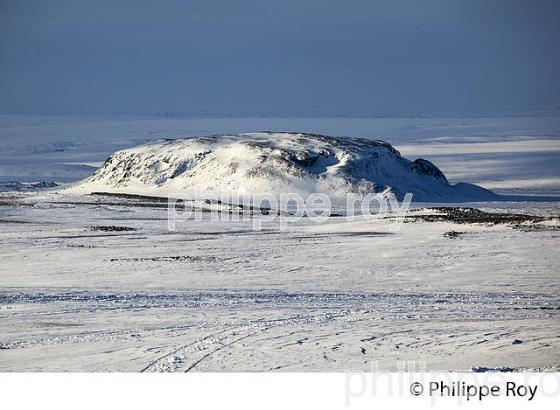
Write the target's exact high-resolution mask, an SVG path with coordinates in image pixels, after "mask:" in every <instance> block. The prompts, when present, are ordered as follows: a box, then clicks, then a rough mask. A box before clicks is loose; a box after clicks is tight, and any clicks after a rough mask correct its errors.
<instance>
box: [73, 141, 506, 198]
mask: <svg viewBox="0 0 560 410" xmlns="http://www.w3.org/2000/svg"><path fill="white" fill-rule="evenodd" d="M73 189H74V190H77V191H80V192H83V193H89V192H118V193H128V194H141V195H156V196H157V195H168V194H173V193H191V192H195V190H196V189H198V190H199V191H205V192H213V193H216V194H219V193H227V192H235V193H239V194H245V195H246V194H260V193H273V194H280V193H283V192H289V193H299V194H301V195H304V196H305V195H309V194H311V193H314V192H323V193H326V194H328V195H330V196H332V197H342V196H344V195H345V194H346V193H362V194H367V193H382V194H390V193H392V194H394V195H396V196H397V198H402V197H404V195H405V194H406V193H407V192H410V193H412V194H413V200H415V201H430V202H437V201H462V200H465V201H472V200H487V199H492V198H494V197H495V194H493V193H492V192H490V191H488V190H486V189H483V188H481V187H478V186H476V185H471V184H466V183H458V184H455V185H452V184H450V183H449V182H448V181H447V179H446V177H445V175H444V174H443V173H442V172H441V171H440V170H439V169H438V168H437V167H436V166H435V165H434V164H432V163H431V162H429V161H427V160H425V159H422V158H418V159H416V160H414V161H410V160H408V159H406V158H403V157H402V156H401V154H400V153H399V152H398V151H397V150H396V149H395V148H393V147H392V146H391V145H390V144H388V143H386V142H383V141H372V140H367V139H361V138H337V137H328V136H323V135H315V134H305V133H272V132H260V133H247V134H238V135H215V136H207V137H198V138H185V139H167V140H158V141H156V142H153V143H149V144H146V145H142V146H139V147H136V148H131V149H126V150H122V151H118V152H116V153H115V154H113V155H112V156H111V157H110V158H109V159H107V161H105V163H104V164H103V166H102V167H101V168H100V169H99V170H97V172H96V173H95V174H94V175H92V176H91V177H90V178H88V179H86V180H84V181H82V182H80V183H79V184H77V185H76V186H74V187H73Z"/></svg>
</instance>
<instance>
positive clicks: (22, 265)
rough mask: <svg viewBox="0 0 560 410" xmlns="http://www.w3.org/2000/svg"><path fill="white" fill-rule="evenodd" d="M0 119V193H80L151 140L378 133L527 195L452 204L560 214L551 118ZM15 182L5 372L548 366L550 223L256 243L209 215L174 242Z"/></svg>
mask: <svg viewBox="0 0 560 410" xmlns="http://www.w3.org/2000/svg"><path fill="white" fill-rule="evenodd" d="M0 121H1V124H2V127H1V128H0V140H1V142H2V146H3V150H2V152H0V172H1V174H0V182H8V181H16V182H21V183H24V182H25V183H30V182H40V181H47V182H49V181H54V182H57V183H65V182H75V181H77V180H79V179H82V178H84V177H87V176H89V175H91V173H92V172H93V170H94V169H95V168H94V167H93V166H92V165H94V166H95V165H98V164H100V163H101V162H102V161H103V160H105V158H106V157H108V156H109V155H110V154H111V153H112V152H114V151H116V150H119V149H123V148H128V147H131V146H135V145H138V144H140V143H145V142H148V141H151V140H154V139H157V138H162V137H179V136H184V135H204V134H212V133H220V132H246V131H255V130H267V129H268V130H289V131H291V130H298V131H309V132H319V133H324V134H331V135H351V136H356V137H368V138H376V139H383V140H386V141H388V142H390V143H393V144H394V145H395V146H396V147H397V148H398V149H399V150H400V151H401V152H402V153H403V155H405V156H407V157H408V156H410V157H411V158H412V159H414V158H416V157H417V156H419V155H422V156H423V157H424V158H427V159H429V160H431V161H432V162H434V163H435V164H436V165H437V166H438V167H440V168H441V169H442V170H443V171H444V173H445V174H446V176H447V177H448V178H449V179H450V180H451V181H452V182H459V181H465V182H471V183H479V184H481V185H482V186H485V187H491V188H502V189H503V191H504V192H515V193H516V194H519V193H520V194H524V195H526V194H535V193H536V194H538V195H539V196H538V197H535V201H524V202H507V201H506V202H504V201H501V202H483V203H476V204H464V206H466V205H469V206H474V207H478V208H484V209H485V210H491V211H502V212H505V211H507V212H512V211H513V212H521V213H527V214H533V215H543V216H558V214H559V213H560V212H559V210H560V207H559V205H560V204H559V203H558V202H555V201H557V196H556V195H557V194H558V192H559V188H560V183H559V181H560V173H559V170H558V166H559V165H558V164H559V163H560V161H558V159H559V153H560V151H559V149H558V147H559V145H560V144H559V142H560V140H559V139H558V138H559V136H560V125H559V124H560V123H559V120H558V117H556V116H550V115H541V116H533V117H527V116H520V117H513V116H512V117H479V118H467V117H458V118H454V117H453V118H449V117H430V118H378V119H353V118H345V119H224V120H212V119H205V120H189V119H168V118H159V119H158V118H155V119H154V118H148V119H147V118H122V117H121V118H94V119H92V118H52V117H47V118H37V117H35V118H34V117H2V118H1V120H0ZM527 141H532V143H528V142H527ZM457 144H460V145H457ZM527 144H529V146H528V145H527ZM529 181H531V183H529ZM485 182H488V183H489V184H487V185H485ZM10 186H11V187H12V188H10V190H12V192H8V191H6V192H4V193H2V194H1V197H0V243H1V246H0V261H1V263H0V370H3V371H33V370H35V371H48V370H60V371H65V370H71V371H250V370H252V371H261V370H262V371H269V370H278V371H301V370H305V371H322V370H335V371H344V370H352V369H362V370H368V369H370V367H371V362H372V361H373V362H377V363H378V366H379V368H380V369H390V370H397V369H399V366H402V363H403V362H404V361H417V365H419V366H420V367H422V368H423V367H424V363H425V368H426V369H428V370H469V369H472V368H475V367H480V368H512V369H556V370H558V369H559V368H560V326H559V325H560V277H559V275H560V263H559V262H558V256H557V248H558V237H559V231H558V220H557V219H556V220H550V221H547V222H546V223H545V224H543V225H546V226H540V227H539V229H520V228H519V227H513V226H511V224H457V223H453V222H426V221H421V220H419V221H415V222H413V221H410V222H408V223H404V224H403V225H402V227H401V229H400V230H398V231H394V230H391V229H389V227H388V225H387V224H386V223H375V224H374V223H367V222H364V221H354V222H348V221H347V220H346V219H345V218H343V217H333V218H329V219H328V220H327V221H325V222H323V223H320V224H318V223H315V222H312V221H308V220H306V219H301V220H298V221H294V222H293V223H291V224H289V229H288V230H287V231H281V230H280V229H279V227H278V225H277V224H276V223H274V222H268V223H265V224H264V226H263V229H262V230H260V231H255V230H253V229H252V227H253V224H252V221H245V222H243V221H240V222H233V221H228V222H222V221H211V220H210V219H209V216H207V217H204V218H203V220H201V221H195V220H190V221H184V222H182V223H179V225H178V229H177V231H169V230H168V222H167V216H168V210H167V207H166V204H162V203H157V202H150V201H147V202H142V201H141V200H125V199H119V198H114V197H107V196H85V195H74V194H69V193H67V192H63V191H59V192H58V193H57V192H50V191H41V190H40V189H39V190H38V191H37V189H36V188H33V187H31V188H30V189H27V188H25V187H24V188H25V189H22V190H20V192H13V186H14V185H10ZM545 195H553V196H551V197H548V198H547V197H546V196H545ZM525 199H527V198H525ZM461 205H462V206H463V204H461ZM424 206H426V204H422V203H417V204H415V207H417V208H418V209H417V210H416V211H415V212H416V213H425V212H431V211H425V210H423V209H422V207H424ZM254 217H255V218H259V216H258V215H257V216H254ZM114 226H118V227H121V228H125V229H123V230H115V229H114V228H112V227H114ZM450 231H457V232H461V234H460V235H459V236H458V237H455V238H449V237H446V236H444V235H443V234H444V233H446V232H450Z"/></svg>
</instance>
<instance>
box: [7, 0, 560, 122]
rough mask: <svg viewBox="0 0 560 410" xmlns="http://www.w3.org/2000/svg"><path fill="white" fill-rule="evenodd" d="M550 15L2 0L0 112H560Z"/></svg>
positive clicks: (493, 8)
mask: <svg viewBox="0 0 560 410" xmlns="http://www.w3.org/2000/svg"><path fill="white" fill-rule="evenodd" d="M559 22H560V2H559V1H556V0H550V1H547V0H533V1H531V0H525V1H517V0H478V1H477V0H465V1H455V0H422V1H420V0H418V1H402V0H388V1H374V0H338V1H335V0H278V1H272V0H217V1H214V0H194V1H193V0H182V1H179V0H177V1H167V0H163V1H141V0H136V1H132V0H130V1H128V0H122V1H121V0H110V1H105V0H96V1H82V0H67V1H66V0H49V1H41V0H39V1H27V0H0V113H32V114H104V113H154V112H183V113H198V112H207V113H213V114H235V115H255V114H257V115H260V114H280V115H334V114H377V113H390V112H411V111H413V112H436V111H437V112H455V111H467V112H469V111H485V112H488V111H500V110H505V109H541V108H558V107H560V81H559V74H560V47H559V46H558V44H560V23H559Z"/></svg>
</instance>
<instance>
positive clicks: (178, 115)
mask: <svg viewBox="0 0 560 410" xmlns="http://www.w3.org/2000/svg"><path fill="white" fill-rule="evenodd" d="M536 115H539V116H557V115H560V107H557V108H538V109H537V108H535V109H505V110H496V111H485V110H479V111H467V110H465V111H396V112H380V113H370V114H360V113H336V114H327V113H325V114H287V113H252V114H250V113H243V114H235V113H220V112H205V111H200V112H180V111H155V112H139V113H93V112H92V113H22V112H18V113H9V112H4V113H2V112H0V116H1V117H9V116H30V117H31V116H35V117H152V118H169V119H224V118H290V119H298V118H349V119H351V118H355V119H360V118H364V119H367V118H379V119H382V118H432V117H433V118H435V117H468V116H470V117H473V116H475V117H498V116H505V117H523V116H536Z"/></svg>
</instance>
